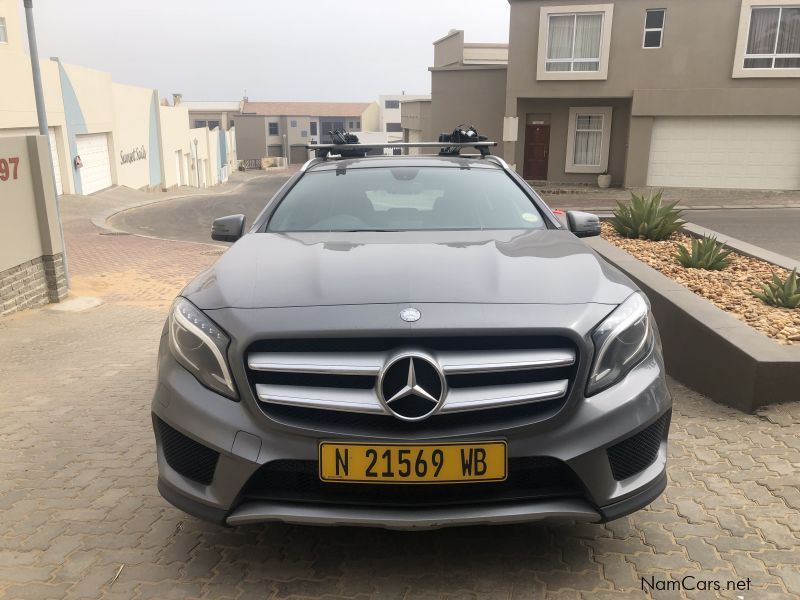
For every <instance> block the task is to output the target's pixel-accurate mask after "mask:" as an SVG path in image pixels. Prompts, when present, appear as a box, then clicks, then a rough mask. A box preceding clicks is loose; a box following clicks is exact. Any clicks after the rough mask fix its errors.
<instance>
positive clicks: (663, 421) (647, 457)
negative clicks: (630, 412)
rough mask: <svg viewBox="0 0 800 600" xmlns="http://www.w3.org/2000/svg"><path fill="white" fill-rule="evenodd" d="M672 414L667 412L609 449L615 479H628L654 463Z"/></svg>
mask: <svg viewBox="0 0 800 600" xmlns="http://www.w3.org/2000/svg"><path fill="white" fill-rule="evenodd" d="M670 414H671V413H669V412H667V413H665V414H664V415H663V416H662V417H661V418H659V419H658V420H657V421H656V422H655V423H653V424H652V425H650V426H648V427H646V428H645V429H643V430H642V431H640V432H639V433H637V434H636V435H632V436H631V437H629V438H628V439H626V440H623V441H621V442H620V443H618V444H615V445H613V446H611V447H610V448H609V449H608V450H607V452H608V460H609V462H610V463H611V472H612V473H613V474H614V479H616V480H617V481H620V480H622V479H626V478H628V477H630V476H632V475H636V473H639V472H640V471H643V470H644V469H646V468H647V467H649V466H650V465H652V464H653V461H654V460H655V459H656V456H658V448H659V446H660V445H661V442H662V440H663V439H664V436H665V434H666V432H667V430H668V429H669V420H670Z"/></svg>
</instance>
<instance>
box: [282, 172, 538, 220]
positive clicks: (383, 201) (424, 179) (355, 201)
mask: <svg viewBox="0 0 800 600" xmlns="http://www.w3.org/2000/svg"><path fill="white" fill-rule="evenodd" d="M545 227H546V226H545V224H544V221H543V219H542V215H541V214H540V213H539V211H538V210H537V208H536V206H534V204H533V202H532V201H531V199H530V198H528V196H526V195H525V193H524V192H523V191H522V190H521V189H520V188H519V187H518V186H517V184H516V183H514V181H513V180H512V179H511V178H510V177H509V176H508V175H507V174H506V173H505V172H503V171H501V170H499V169H486V168H472V169H470V168H454V167H395V168H381V167H377V168H357V169H349V170H346V171H345V170H326V171H316V172H315V171H311V172H309V173H306V174H305V175H304V176H303V177H302V178H301V179H300V180H299V181H298V182H297V184H296V185H295V186H294V187H293V188H292V189H291V190H290V191H289V193H288V194H287V195H286V197H285V198H284V199H283V201H282V202H281V203H280V205H279V206H278V208H277V209H276V210H275V213H274V214H273V215H272V218H271V219H270V222H269V225H268V227H267V231H406V230H425V229H429V230H430V229H544V228H545Z"/></svg>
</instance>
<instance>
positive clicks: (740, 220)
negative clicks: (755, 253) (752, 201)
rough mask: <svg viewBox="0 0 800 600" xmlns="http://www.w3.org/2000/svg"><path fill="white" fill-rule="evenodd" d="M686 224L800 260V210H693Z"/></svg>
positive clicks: (687, 217)
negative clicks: (688, 222)
mask: <svg viewBox="0 0 800 600" xmlns="http://www.w3.org/2000/svg"><path fill="white" fill-rule="evenodd" d="M685 218H686V220H688V221H690V222H692V223H697V224H698V225H702V226H703V227H708V228H709V229H713V230H714V231H718V232H719V233H725V234H727V235H730V236H732V237H735V238H738V239H740V240H742V241H744V242H749V243H750V244H754V245H756V246H760V247H762V248H766V249H767V250H772V251H773V252H777V253H778V254H783V255H784V256H789V257H791V258H794V259H797V260H800V208H776V209H771V208H758V209H745V210H731V209H722V210H693V211H691V212H689V213H687V215H686V217H685Z"/></svg>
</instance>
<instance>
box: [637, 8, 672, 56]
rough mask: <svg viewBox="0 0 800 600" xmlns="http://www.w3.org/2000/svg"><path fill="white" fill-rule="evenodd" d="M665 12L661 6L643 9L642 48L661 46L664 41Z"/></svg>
mask: <svg viewBox="0 0 800 600" xmlns="http://www.w3.org/2000/svg"><path fill="white" fill-rule="evenodd" d="M666 12H667V11H666V10H664V9H663V8H651V9H648V10H647V11H645V17H644V40H643V41H642V47H643V48H661V45H662V43H663V42H664V18H665V17H666Z"/></svg>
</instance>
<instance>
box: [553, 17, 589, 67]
mask: <svg viewBox="0 0 800 600" xmlns="http://www.w3.org/2000/svg"><path fill="white" fill-rule="evenodd" d="M602 32H603V13H580V14H577V13H573V14H567V15H550V18H549V22H548V25H547V61H546V63H545V68H546V69H547V70H548V71H599V70H600V38H601V35H602Z"/></svg>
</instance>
